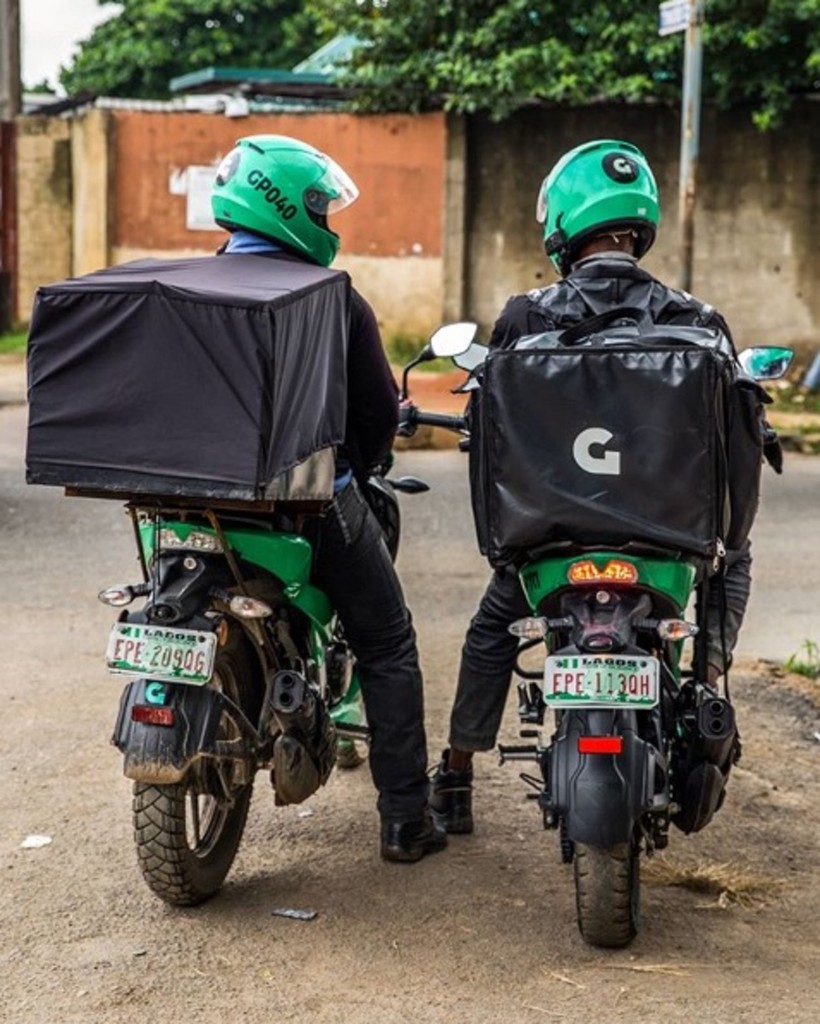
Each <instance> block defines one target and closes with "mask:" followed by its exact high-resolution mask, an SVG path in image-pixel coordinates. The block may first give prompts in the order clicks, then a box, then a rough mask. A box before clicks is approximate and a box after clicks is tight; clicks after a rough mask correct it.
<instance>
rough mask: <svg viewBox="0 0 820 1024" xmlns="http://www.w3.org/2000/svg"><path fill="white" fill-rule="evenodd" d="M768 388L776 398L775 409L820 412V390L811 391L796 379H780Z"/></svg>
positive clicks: (779, 410) (780, 410)
mask: <svg viewBox="0 0 820 1024" xmlns="http://www.w3.org/2000/svg"><path fill="white" fill-rule="evenodd" d="M766 390H767V391H768V392H769V394H770V395H771V397H772V398H773V399H774V402H773V404H772V406H771V408H772V409H773V410H775V411H778V412H805V413H820V391H809V389H808V388H806V387H804V386H803V385H802V384H799V383H798V382H797V381H796V380H794V379H789V380H779V381H777V382H776V383H774V384H770V385H769V386H768V387H767V388H766Z"/></svg>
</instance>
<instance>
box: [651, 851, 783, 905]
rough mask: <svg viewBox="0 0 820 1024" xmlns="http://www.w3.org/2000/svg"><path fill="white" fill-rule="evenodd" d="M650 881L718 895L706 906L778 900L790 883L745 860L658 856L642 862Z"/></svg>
mask: <svg viewBox="0 0 820 1024" xmlns="http://www.w3.org/2000/svg"><path fill="white" fill-rule="evenodd" d="M641 874H642V877H643V880H644V881H645V882H647V883H648V884H649V885H672V886H680V887H681V888H684V889H690V890H691V891H692V892H698V893H702V894H703V895H704V896H712V897H714V899H713V900H711V901H710V902H709V903H705V904H701V906H705V907H722V908H726V907H731V906H736V907H759V906H764V905H766V904H769V903H773V902H775V900H777V899H778V898H779V896H780V895H781V894H782V892H783V890H784V888H785V887H786V880H785V879H784V878H773V877H770V876H767V875H758V874H755V873H754V872H752V871H750V870H749V869H748V868H746V867H744V866H743V865H742V864H734V863H731V862H726V863H724V864H707V863H700V864H695V865H688V864H676V863H675V862H674V861H672V860H667V859H666V858H665V857H655V858H653V859H652V860H650V861H646V862H645V863H644V864H643V865H642V872H641Z"/></svg>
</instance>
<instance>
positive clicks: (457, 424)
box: [413, 409, 467, 432]
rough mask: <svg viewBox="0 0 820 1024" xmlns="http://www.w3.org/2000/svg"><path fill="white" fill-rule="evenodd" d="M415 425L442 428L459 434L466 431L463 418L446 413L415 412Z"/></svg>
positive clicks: (419, 410) (465, 423)
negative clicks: (420, 424)
mask: <svg viewBox="0 0 820 1024" xmlns="http://www.w3.org/2000/svg"><path fill="white" fill-rule="evenodd" d="M413 420H414V422H415V423H422V424H424V425H426V426H428V427H444V428H446V429H447V430H455V431H458V432H461V431H463V430H466V429H467V421H466V419H465V418H464V417H463V416H449V415H447V414H446V413H439V412H422V411H421V409H418V410H416V412H415V415H414V417H413Z"/></svg>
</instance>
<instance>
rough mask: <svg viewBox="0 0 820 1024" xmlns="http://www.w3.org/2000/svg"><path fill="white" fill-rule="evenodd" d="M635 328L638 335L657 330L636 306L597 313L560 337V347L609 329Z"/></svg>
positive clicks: (648, 316) (565, 331)
mask: <svg viewBox="0 0 820 1024" xmlns="http://www.w3.org/2000/svg"><path fill="white" fill-rule="evenodd" d="M615 324H617V325H618V326H633V325H634V326H635V327H636V328H637V330H638V334H648V333H650V332H651V331H654V330H655V326H656V325H655V323H654V322H653V320H652V318H651V317H650V315H649V313H648V312H647V311H646V310H645V309H638V308H637V307H634V306H621V307H620V308H616V309H609V310H606V312H604V313H597V314H596V315H595V316H590V317H587V319H586V320H582V321H581V322H580V323H577V324H573V325H572V326H571V327H567V328H566V330H564V331H562V332H561V333H560V334H559V335H558V343H559V345H566V346H568V347H569V346H572V345H574V344H575V343H576V342H578V341H580V340H581V339H582V338H588V337H589V336H590V335H592V334H598V333H599V332H600V331H603V330H606V328H607V327H612V326H613V325H615Z"/></svg>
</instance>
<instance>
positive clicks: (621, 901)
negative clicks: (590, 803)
mask: <svg viewBox="0 0 820 1024" xmlns="http://www.w3.org/2000/svg"><path fill="white" fill-rule="evenodd" d="M640 894H641V882H640V851H639V849H638V844H637V842H635V841H633V842H631V843H621V844H619V845H618V846H611V847H607V848H601V847H597V846H586V845H584V844H583V843H576V844H575V901H576V910H577V915H578V928H579V930H580V932H581V935H582V937H583V939H584V941H585V942H587V943H589V945H590V946H604V947H608V948H611V949H618V948H621V947H623V946H628V945H629V943H630V942H631V941H632V940H633V939H634V938H635V936H636V935H637V934H638V919H639V911H640Z"/></svg>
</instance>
